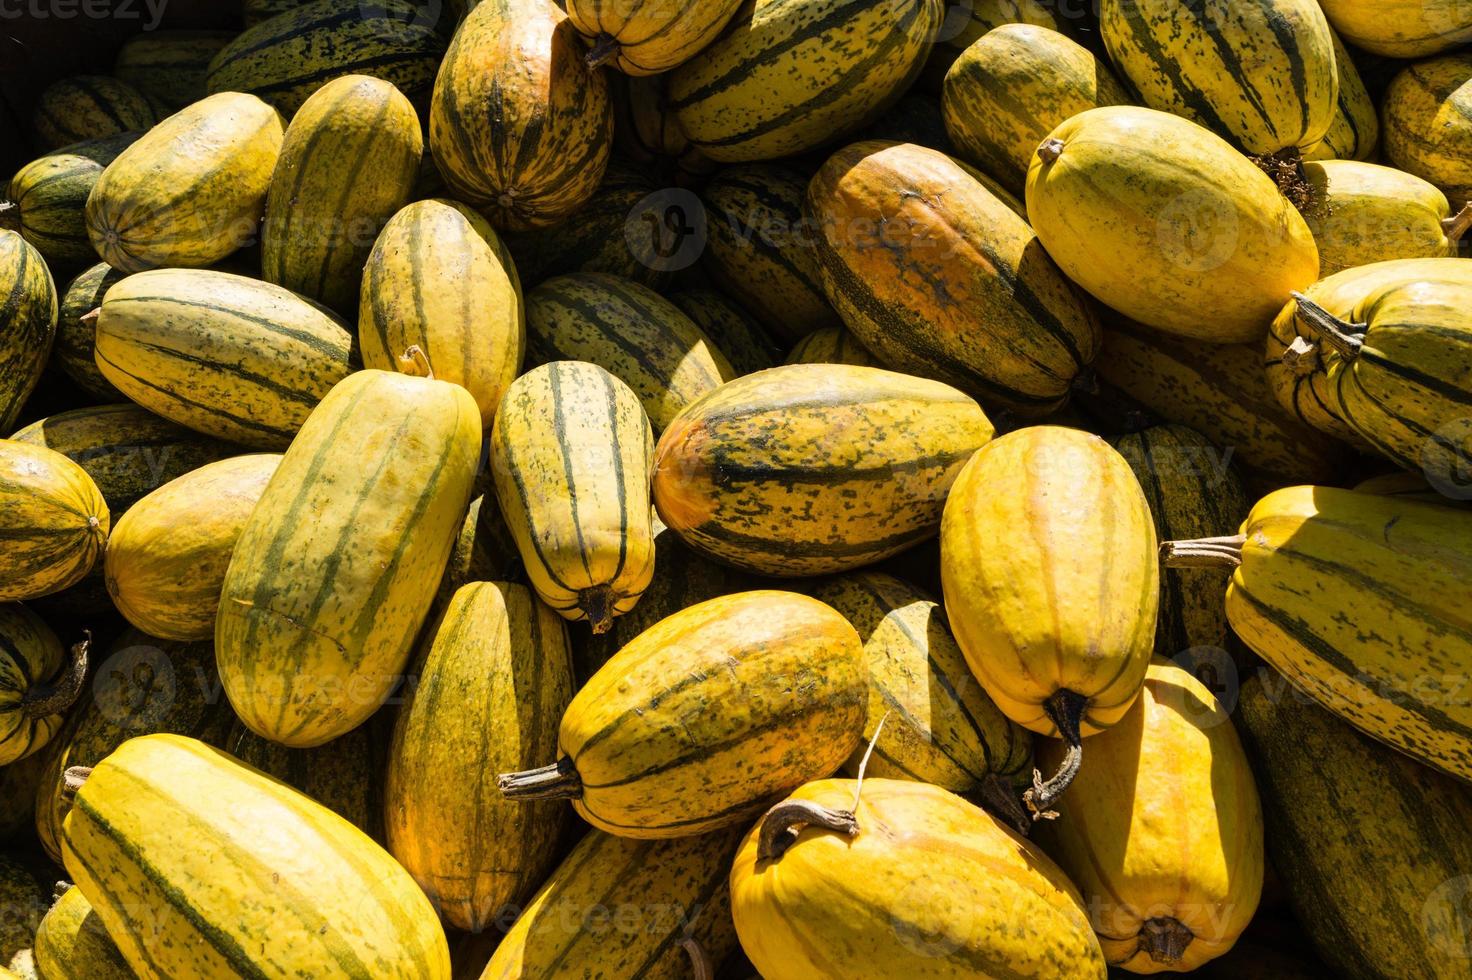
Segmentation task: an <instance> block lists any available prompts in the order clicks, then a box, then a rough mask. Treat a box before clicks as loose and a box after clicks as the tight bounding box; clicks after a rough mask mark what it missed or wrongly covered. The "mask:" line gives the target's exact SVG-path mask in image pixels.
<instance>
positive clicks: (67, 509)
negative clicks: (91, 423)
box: [0, 439, 110, 602]
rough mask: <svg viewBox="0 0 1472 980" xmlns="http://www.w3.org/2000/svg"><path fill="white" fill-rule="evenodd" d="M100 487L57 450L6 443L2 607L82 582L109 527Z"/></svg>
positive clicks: (1, 482)
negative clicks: (17, 600) (14, 600)
mask: <svg viewBox="0 0 1472 980" xmlns="http://www.w3.org/2000/svg"><path fill="white" fill-rule="evenodd" d="M109 526H110V525H109V516H108V511H107V504H106V503H105V502H104V501H103V499H102V493H101V491H99V490H98V489H97V484H95V483H93V482H92V478H91V477H90V476H88V475H87V473H86V471H85V470H83V469H82V468H81V467H80V466H78V465H77V464H76V463H73V462H72V461H71V460H69V459H67V458H66V457H65V456H63V455H62V454H61V453H58V452H56V451H55V450H51V449H47V448H45V447H44V446H33V445H30V444H28V443H24V442H16V441H14V440H10V439H0V602H8V601H10V600H12V599H34V598H36V597H37V596H43V595H50V594H51V593H53V592H60V591H61V590H62V589H65V588H66V587H67V586H70V585H75V584H76V583H77V582H80V581H81V580H82V578H83V577H84V576H86V574H87V573H88V572H89V571H91V570H92V566H93V565H94V564H95V563H96V562H97V559H98V558H99V557H101V555H102V547H103V544H104V542H106V541H107V532H108V528H109Z"/></svg>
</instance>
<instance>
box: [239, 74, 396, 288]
mask: <svg viewBox="0 0 1472 980" xmlns="http://www.w3.org/2000/svg"><path fill="white" fill-rule="evenodd" d="M423 152H424V143H423V138H422V137H421V136H420V135H419V119H418V117H417V116H415V114H414V107H413V106H412V105H410V104H409V100H408V99H406V98H404V96H403V93H401V92H400V91H399V90H398V89H396V88H394V87H393V85H392V84H390V83H388V82H385V81H383V80H382V79H378V78H372V77H370V76H368V75H344V76H343V77H342V78H336V79H333V80H332V81H330V82H328V83H327V84H326V85H323V86H322V87H321V88H319V89H318V90H317V91H316V92H314V93H312V94H311V95H310V96H309V97H308V98H307V101H305V102H303V103H302V106H301V108H300V109H298V110H297V112H296V115H294V116H292V118H291V124H290V125H289V126H287V127H286V134H285V137H284V138H283V140H282V143H281V156H280V157H279V158H278V159H277V161H276V169H275V172H274V173H273V174H272V175H271V187H270V190H269V191H267V193H266V219H265V223H264V224H263V225H262V227H261V278H263V279H265V280H266V281H267V282H274V283H276V284H277V285H278V286H285V287H286V288H287V289H290V290H291V291H292V292H294V293H299V294H300V295H302V296H306V297H307V298H309V299H314V300H316V301H318V302H320V303H323V304H325V305H327V306H329V307H331V308H332V309H335V310H339V311H342V312H344V313H350V312H351V311H352V309H353V306H354V305H355V304H356V303H357V301H358V289H359V285H360V283H361V282H362V279H363V263H364V262H365V261H367V258H368V252H369V250H370V249H371V248H372V247H373V241H372V240H373V238H374V237H375V236H377V234H378V233H379V231H380V230H381V229H382V228H383V226H384V224H385V223H386V222H387V221H388V219H389V218H391V217H393V215H394V212H396V211H398V210H399V209H400V208H401V207H403V206H404V205H405V204H407V203H408V202H409V194H410V191H411V190H413V187H414V178H415V175H416V174H417V173H418V170H419V158H420V155H421V154H422V153H423Z"/></svg>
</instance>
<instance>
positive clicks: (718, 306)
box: [670, 289, 782, 376]
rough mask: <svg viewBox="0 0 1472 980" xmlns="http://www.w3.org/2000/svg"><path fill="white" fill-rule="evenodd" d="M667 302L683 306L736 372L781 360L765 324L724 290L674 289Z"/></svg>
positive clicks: (753, 370)
mask: <svg viewBox="0 0 1472 980" xmlns="http://www.w3.org/2000/svg"><path fill="white" fill-rule="evenodd" d="M670 302H672V303H674V304H675V305H676V306H678V307H679V308H680V309H682V310H684V311H685V315H686V316H688V317H689V318H690V319H691V320H694V321H695V324H696V326H698V327H700V329H701V330H704V331H705V333H706V336H708V337H710V338H711V339H712V340H714V341H715V342H716V344H717V345H718V346H719V347H720V348H721V350H722V351H724V352H725V354H726V358H727V359H728V360H729V361H730V362H731V366H732V367H733V368H735V369H736V374H737V375H738V376H740V375H745V374H755V373H756V372H758V371H765V370H766V369H767V368H769V367H776V366H777V365H778V364H780V363H782V358H781V351H780V349H779V347H778V345H777V342H776V341H775V340H773V339H772V336H771V335H770V334H769V333H768V332H767V330H766V328H765V327H763V326H762V325H761V324H760V323H759V322H757V320H756V318H755V317H753V316H752V315H751V314H749V313H747V312H746V310H744V309H742V307H741V305H740V304H739V303H737V302H736V301H735V300H733V299H731V298H729V297H728V296H727V295H726V294H725V293H720V292H717V291H716V290H714V289H690V290H686V291H684V292H679V293H674V294H673V295H671V296H670Z"/></svg>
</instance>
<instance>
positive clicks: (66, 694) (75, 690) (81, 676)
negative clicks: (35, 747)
mask: <svg viewBox="0 0 1472 980" xmlns="http://www.w3.org/2000/svg"><path fill="white" fill-rule="evenodd" d="M91 645H92V634H91V633H88V632H84V634H83V638H82V642H80V643H77V644H74V645H73V646H72V650H71V659H70V660H69V661H68V663H67V667H66V674H65V675H64V676H62V677H61V678H60V679H58V681H57V682H56V683H55V684H49V685H47V686H45V687H40V688H33V689H32V690H31V691H30V692H28V693H27V694H26V696H25V697H24V698H22V699H21V702H20V707H21V712H22V713H23V714H24V715H25V716H26V717H27V718H31V719H35V718H49V717H51V716H52V715H59V714H61V713H62V712H64V711H66V710H67V709H68V708H70V707H71V706H72V705H74V704H76V703H77V698H79V697H81V696H82V688H83V687H84V686H85V685H86V683H87V650H88V649H89V648H90V647H91Z"/></svg>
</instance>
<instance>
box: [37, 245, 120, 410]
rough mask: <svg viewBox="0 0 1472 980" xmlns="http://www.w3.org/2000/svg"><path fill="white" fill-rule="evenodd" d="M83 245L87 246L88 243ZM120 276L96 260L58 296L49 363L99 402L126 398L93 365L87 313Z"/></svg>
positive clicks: (93, 329)
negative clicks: (58, 302) (54, 331)
mask: <svg viewBox="0 0 1472 980" xmlns="http://www.w3.org/2000/svg"><path fill="white" fill-rule="evenodd" d="M83 234H84V235H85V234H86V232H85V231H84V232H83ZM87 247H88V249H89V250H90V249H91V245H88V246H87ZM93 255H94V257H95V256H96V253H95V252H94V253H93ZM123 276H124V273H122V272H119V271H118V270H116V269H114V268H113V267H112V266H110V265H108V264H107V263H106V262H98V263H97V264H96V265H94V266H91V267H89V268H87V269H84V270H82V271H81V272H79V273H77V276H76V278H75V279H73V280H72V281H71V282H69V283H68V284H67V286H66V288H65V289H64V290H63V291H62V292H61V293H60V295H59V299H60V304H59V307H58V316H57V318H56V342H55V343H54V344H53V345H52V347H51V362H50V363H51V365H52V366H53V367H56V368H60V369H61V371H62V372H63V373H64V374H65V375H66V376H67V377H68V378H70V379H71V380H72V381H73V382H75V383H76V384H77V386H78V387H79V388H81V389H82V390H83V391H85V392H86V393H87V394H88V395H90V396H91V397H93V398H95V399H97V400H98V401H101V402H120V401H126V400H127V396H126V395H124V394H123V393H122V392H121V391H118V390H117V388H116V387H114V386H113V383H112V382H111V381H109V380H107V378H105V377H103V375H102V369H101V368H99V367H98V366H97V320H96V318H95V317H89V316H87V314H88V313H91V312H92V311H93V310H95V309H97V308H98V307H99V306H101V305H102V297H103V296H105V295H107V291H108V290H109V289H111V288H112V287H113V286H114V285H115V284H116V283H117V282H118V281H119V280H120V279H122V278H123Z"/></svg>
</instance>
